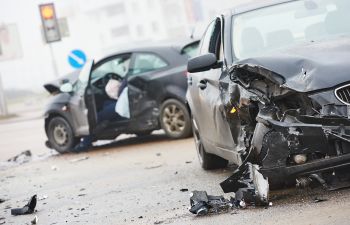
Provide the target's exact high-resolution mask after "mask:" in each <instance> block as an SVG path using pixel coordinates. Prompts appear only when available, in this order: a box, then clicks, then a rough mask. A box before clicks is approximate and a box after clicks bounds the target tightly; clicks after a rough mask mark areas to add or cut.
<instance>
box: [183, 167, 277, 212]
mask: <svg viewBox="0 0 350 225" xmlns="http://www.w3.org/2000/svg"><path fill="white" fill-rule="evenodd" d="M220 185H221V188H222V189H223V191H224V192H225V193H229V192H234V193H235V198H232V197H231V198H230V199H226V198H224V197H223V196H212V195H208V194H207V192H205V191H194V192H192V194H191V198H190V203H191V208H190V212H191V213H193V214H197V215H206V214H210V213H221V212H224V211H228V210H230V209H233V208H246V207H247V206H248V205H255V206H269V205H270V204H271V205H272V203H270V202H269V201H268V200H269V199H268V193H269V183H268V181H267V179H265V178H264V177H263V175H262V174H261V173H260V172H259V166H258V165H254V164H251V163H246V164H244V165H242V167H240V168H239V169H237V170H236V172H235V173H233V175H232V176H230V177H229V178H228V179H226V180H225V181H223V182H222V183H221V184H220Z"/></svg>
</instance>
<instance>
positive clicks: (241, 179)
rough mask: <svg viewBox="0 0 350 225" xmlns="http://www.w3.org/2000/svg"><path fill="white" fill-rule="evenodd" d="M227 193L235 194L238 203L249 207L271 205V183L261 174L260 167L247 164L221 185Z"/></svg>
mask: <svg viewBox="0 0 350 225" xmlns="http://www.w3.org/2000/svg"><path fill="white" fill-rule="evenodd" d="M220 186H221V188H222V190H223V191H224V192H225V193H229V192H234V193H235V199H236V201H244V202H245V203H247V204H249V205H260V206H266V205H268V204H269V199H268V194H269V183H268V181H267V179H265V178H264V176H263V175H262V174H261V173H260V172H259V166H258V165H255V164H251V163H246V164H244V165H243V166H242V167H240V168H239V169H238V170H236V172H235V173H234V174H233V175H232V176H230V177H229V178H228V179H226V180H225V181H223V182H222V183H220Z"/></svg>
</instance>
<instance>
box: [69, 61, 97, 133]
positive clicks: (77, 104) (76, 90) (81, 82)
mask: <svg viewBox="0 0 350 225" xmlns="http://www.w3.org/2000/svg"><path fill="white" fill-rule="evenodd" d="M93 64H94V61H93V60H91V61H87V62H86V64H85V65H84V67H83V69H82V70H81V72H80V74H79V77H78V80H77V81H76V83H75V84H74V86H73V94H72V97H71V98H70V101H69V105H68V108H69V110H70V112H71V114H72V118H73V123H74V127H75V128H76V136H85V135H89V134H90V126H89V118H88V117H89V113H88V108H87V104H86V98H85V97H86V92H87V87H88V86H89V79H90V73H91V69H92V67H93ZM90 115H91V113H90Z"/></svg>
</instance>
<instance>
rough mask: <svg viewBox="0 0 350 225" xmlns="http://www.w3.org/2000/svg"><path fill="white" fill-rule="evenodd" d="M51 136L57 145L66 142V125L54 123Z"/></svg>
mask: <svg viewBox="0 0 350 225" xmlns="http://www.w3.org/2000/svg"><path fill="white" fill-rule="evenodd" d="M53 138H54V139H55V142H56V143H57V144H58V145H60V146H63V145H65V144H66V143H67V142H68V132H67V129H66V127H65V126H63V125H62V124H58V125H56V126H55V127H54V129H53Z"/></svg>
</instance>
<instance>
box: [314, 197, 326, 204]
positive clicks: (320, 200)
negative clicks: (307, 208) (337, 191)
mask: <svg viewBox="0 0 350 225" xmlns="http://www.w3.org/2000/svg"><path fill="white" fill-rule="evenodd" d="M327 200H328V199H325V198H320V197H315V198H314V203H319V202H325V201H327Z"/></svg>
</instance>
